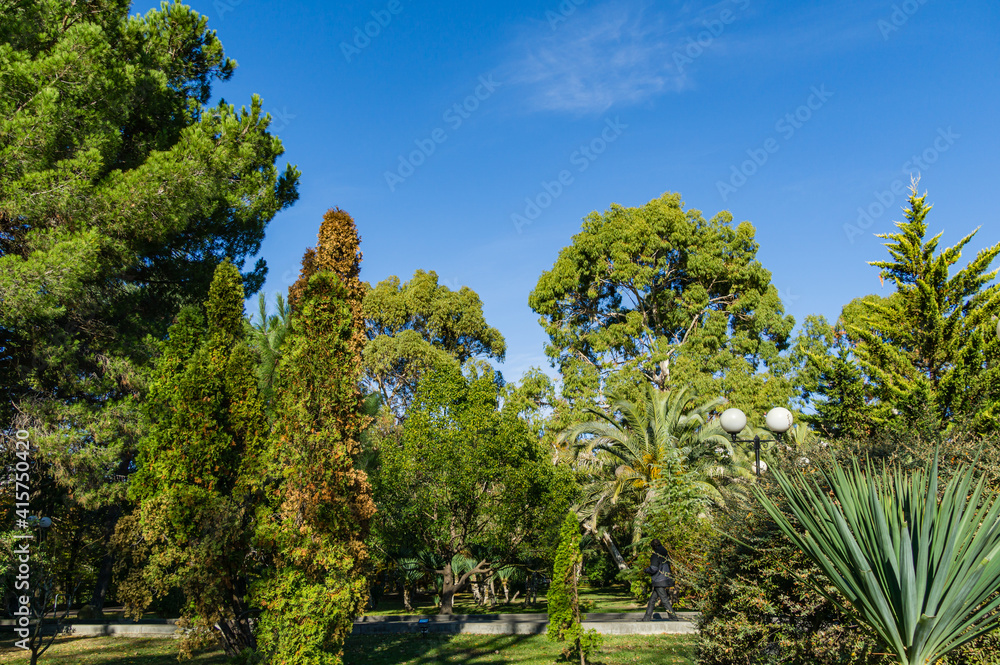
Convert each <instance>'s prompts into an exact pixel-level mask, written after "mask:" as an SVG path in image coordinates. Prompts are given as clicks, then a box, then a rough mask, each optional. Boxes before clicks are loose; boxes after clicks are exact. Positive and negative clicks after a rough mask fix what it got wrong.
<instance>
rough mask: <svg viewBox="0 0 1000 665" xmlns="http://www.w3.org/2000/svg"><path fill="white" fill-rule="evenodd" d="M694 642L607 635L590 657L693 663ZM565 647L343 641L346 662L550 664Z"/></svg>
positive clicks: (598, 663) (535, 639)
mask: <svg viewBox="0 0 1000 665" xmlns="http://www.w3.org/2000/svg"><path fill="white" fill-rule="evenodd" d="M694 645H695V642H694V637H693V636H683V637H681V636H673V635H671V636H666V635H621V636H606V639H605V645H604V647H603V648H602V649H601V650H600V652H599V653H597V654H594V655H593V657H592V658H590V659H588V662H590V663H592V664H593V665H622V664H625V663H628V664H629V665H695V662H696V661H695V657H694ZM562 647H563V645H562V644H557V643H554V642H549V641H548V640H547V639H546V637H545V635H454V634H446V633H427V634H419V633H418V634H414V633H410V634H390V635H386V634H381V635H352V636H351V637H350V638H349V639H348V641H347V643H346V644H345V645H344V665H362V664H363V663H364V664H368V663H370V664H371V665H403V664H404V663H405V664H406V665H432V664H433V665H437V664H441V665H501V664H503V665H551V664H552V663H556V662H558V659H559V656H560V652H561V650H562ZM562 662H566V661H562ZM576 662H578V661H576Z"/></svg>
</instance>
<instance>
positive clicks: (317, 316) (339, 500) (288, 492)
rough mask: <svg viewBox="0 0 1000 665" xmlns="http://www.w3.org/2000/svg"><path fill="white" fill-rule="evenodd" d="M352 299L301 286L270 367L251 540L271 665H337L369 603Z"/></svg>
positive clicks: (339, 286)
mask: <svg viewBox="0 0 1000 665" xmlns="http://www.w3.org/2000/svg"><path fill="white" fill-rule="evenodd" d="M348 219H349V218H348ZM355 237H356V236H355ZM323 248H324V245H323V244H322V243H321V245H320V251H319V252H317V254H316V256H317V257H319V258H322V257H323V256H324V251H323ZM352 255H354V254H352ZM357 255H359V253H358V254H357ZM307 256H308V255H307ZM307 272H308V271H307V267H304V268H303V273H304V274H306V273H307ZM356 294H357V290H356V289H355V290H354V291H353V292H352V291H351V290H350V289H349V288H346V287H345V286H344V284H343V283H342V281H341V279H340V278H339V277H338V275H337V274H334V273H332V272H329V271H322V272H317V273H316V274H313V275H312V276H310V277H308V281H307V283H306V285H305V288H304V289H302V290H300V291H298V293H297V295H296V297H295V300H294V305H293V314H292V323H291V326H292V327H291V331H290V333H289V337H288V339H287V340H286V342H285V346H284V348H283V352H282V358H281V360H280V367H279V375H278V388H277V394H278V404H277V420H276V422H275V427H274V432H273V434H272V441H271V450H270V454H269V465H270V468H269V474H268V475H269V477H270V478H271V479H272V482H273V483H274V485H273V488H272V489H271V490H270V496H271V502H270V507H269V510H268V515H267V516H266V518H265V519H263V520H262V522H261V524H260V525H259V528H258V532H257V545H258V547H259V548H260V549H261V550H263V551H266V552H268V553H269V556H271V557H272V558H273V570H272V571H271V573H270V574H269V575H268V576H267V577H266V578H264V579H262V580H261V581H260V582H259V583H258V585H257V586H256V588H255V593H256V598H257V599H258V600H259V602H260V603H261V605H262V606H263V608H264V612H263V614H262V615H261V618H260V624H259V625H260V629H259V633H258V638H259V640H260V643H261V647H262V651H264V652H265V653H266V654H267V656H268V657H269V658H270V659H271V661H270V662H272V663H274V664H275V665H282V664H288V665H291V664H295V665H334V664H337V663H340V662H341V655H342V645H343V641H344V639H345V638H346V637H347V635H349V634H350V632H351V628H352V624H353V619H354V617H355V616H357V615H358V614H360V612H361V610H362V608H363V606H364V602H365V600H366V599H367V585H366V581H365V578H364V577H363V575H362V571H363V568H364V565H365V562H366V559H367V551H366V548H365V544H364V539H365V537H366V535H367V532H368V522H369V520H370V519H371V517H372V515H373V514H374V511H375V505H374V503H373V502H372V499H371V491H370V488H369V484H368V481H367V477H366V475H365V473H364V472H363V471H360V470H358V469H356V468H355V467H354V460H355V457H356V456H357V454H358V453H359V451H360V443H359V440H360V435H361V429H362V427H363V424H364V421H365V417H364V415H363V412H362V398H361V394H360V391H359V388H358V381H359V373H360V367H361V365H360V356H359V353H360V350H359V349H358V347H357V344H356V341H357V335H356V333H357V328H356V326H355V325H354V319H353V317H352V310H355V309H356V303H355V300H354V299H353V298H355V297H356Z"/></svg>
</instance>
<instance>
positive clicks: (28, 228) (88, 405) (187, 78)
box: [0, 0, 298, 504]
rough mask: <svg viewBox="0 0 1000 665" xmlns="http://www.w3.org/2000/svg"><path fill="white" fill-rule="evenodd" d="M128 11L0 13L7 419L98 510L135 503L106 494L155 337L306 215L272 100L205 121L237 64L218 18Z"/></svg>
mask: <svg viewBox="0 0 1000 665" xmlns="http://www.w3.org/2000/svg"><path fill="white" fill-rule="evenodd" d="M128 6H129V3H128V2H124V1H122V0H100V1H98V2H88V3H79V2H72V1H70V0H35V1H32V2H10V1H6V2H0V118H2V119H0V151H2V155H3V158H2V159H0V299H2V300H3V302H4V306H3V308H2V309H0V331H2V332H0V338H2V339H3V342H2V344H3V346H4V347H5V349H6V353H5V354H3V357H2V359H0V366H2V368H0V374H2V375H3V377H4V379H5V380H4V381H2V382H0V385H2V390H3V395H2V399H0V404H3V407H2V408H4V409H6V408H8V407H9V406H10V405H12V404H13V405H16V407H17V410H18V411H19V412H21V413H23V414H25V416H24V418H25V420H26V422H24V423H22V425H30V426H31V427H32V428H33V431H34V432H35V433H36V434H37V437H38V441H39V443H40V445H42V446H43V448H44V450H45V453H46V455H47V458H48V459H49V461H50V463H51V464H52V468H53V470H54V472H55V474H56V475H57V477H58V478H59V479H60V481H61V482H64V483H67V484H71V485H72V486H73V487H74V490H75V496H76V497H77V499H78V500H81V501H86V502H88V503H89V504H99V503H102V502H103V503H106V502H109V501H114V500H117V499H120V498H121V497H122V495H123V493H124V492H123V489H122V487H121V485H120V484H118V485H116V484H114V483H108V480H109V476H111V475H112V474H115V473H118V474H121V473H124V472H125V470H126V469H127V468H128V465H129V463H130V462H131V460H132V459H133V456H134V453H135V446H136V443H137V441H138V439H139V437H140V435H141V427H140V424H139V423H138V418H137V410H136V408H135V402H134V397H135V396H137V395H141V392H142V387H143V384H144V381H143V378H142V376H141V375H142V369H143V368H144V367H145V366H146V365H147V363H148V360H149V358H150V357H151V354H152V348H151V347H150V346H149V344H147V343H146V342H145V338H146V335H147V334H149V333H152V334H153V335H155V336H157V337H159V336H162V335H163V334H164V333H165V332H166V329H167V326H168V325H169V324H170V321H171V318H172V317H173V315H174V314H175V313H176V312H177V310H178V308H179V307H180V306H181V305H185V304H194V303H197V302H200V301H201V300H202V299H203V298H204V294H205V292H206V291H207V289H208V285H209V282H210V281H211V279H212V274H213V272H214V270H215V267H216V265H217V264H218V263H219V262H220V260H221V259H222V258H224V257H227V256H228V257H230V258H231V259H232V260H233V261H234V263H235V264H236V265H237V266H240V265H242V263H243V261H244V260H245V258H246V257H247V256H249V255H253V254H254V253H256V252H257V251H258V250H259V248H260V243H261V240H262V238H263V234H264V227H265V225H266V224H267V223H268V221H269V220H270V219H271V218H272V217H273V216H274V215H275V213H277V212H278V211H279V210H281V209H282V208H284V207H285V206H287V205H289V204H290V203H292V202H293V201H294V200H295V198H296V197H297V193H296V182H297V179H298V172H297V171H296V170H295V169H294V168H292V167H289V168H288V169H287V170H286V171H285V172H284V173H283V174H281V175H280V176H279V174H278V173H277V171H276V169H275V167H274V162H275V160H276V159H277V158H278V157H279V156H280V155H281V153H282V148H281V142H280V141H279V140H278V139H277V138H276V137H274V136H272V135H270V134H269V133H268V131H267V128H268V124H269V122H270V121H269V118H268V117H267V116H266V115H264V114H262V113H261V101H260V99H258V98H256V97H255V98H254V99H253V101H252V104H251V108H250V109H249V110H248V109H243V110H237V109H235V108H234V107H232V106H231V105H229V104H225V103H220V104H219V105H217V106H214V107H209V106H207V102H208V100H209V97H210V95H211V83H212V81H213V80H226V79H228V78H229V77H230V76H231V75H232V73H233V70H234V67H235V63H234V62H233V61H232V60H230V59H228V58H227V57H226V56H225V54H224V53H223V50H222V45H221V44H220V43H219V40H218V38H217V37H216V35H215V33H214V32H213V31H211V30H208V29H207V27H206V19H205V17H203V16H200V15H198V14H197V13H195V12H193V11H191V10H190V9H189V8H188V7H186V6H184V5H180V4H173V5H167V4H166V3H164V5H163V6H162V8H161V9H159V10H153V11H150V12H149V13H148V14H146V15H145V16H133V17H129V16H128V14H127V11H128ZM265 272H266V267H265V265H264V263H263V261H259V262H258V263H257V265H256V266H255V267H254V268H253V269H252V270H250V271H248V272H246V273H245V274H244V280H245V283H246V287H247V290H248V291H249V292H250V293H252V292H254V291H256V290H257V289H259V288H260V285H261V284H262V282H263V279H264V275H265ZM5 421H6V418H5Z"/></svg>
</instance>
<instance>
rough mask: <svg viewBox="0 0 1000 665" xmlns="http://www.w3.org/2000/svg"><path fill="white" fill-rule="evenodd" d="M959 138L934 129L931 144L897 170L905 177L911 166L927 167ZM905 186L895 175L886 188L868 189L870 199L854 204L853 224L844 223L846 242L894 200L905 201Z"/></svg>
mask: <svg viewBox="0 0 1000 665" xmlns="http://www.w3.org/2000/svg"><path fill="white" fill-rule="evenodd" d="M960 138H962V135H961V134H956V133H955V132H954V131H953V130H952V128H951V127H948V128H947V129H941V128H938V130H937V136H936V137H934V141H932V142H931V145H930V146H929V147H928V148H926V149H924V150H923V151H921V152H920V154H917V155H913V156H912V157H910V158H909V159H908V160H906V161H905V162H903V166H902V167H900V171H902V172H903V174H904V175H907V176H909V174H911V173H912V172H913V170H914V169H915V168H916V169H919V170H918V171H917V173H922V172H924V171H927V170H929V169H930V168H931V166H932V165H933V164H935V163H936V162H937V160H938V159H940V158H941V154H942V153H945V152H948V150H950V149H951V146H953V145H955V141H956V140H958V139H960ZM910 182H911V183H912V184H915V181H914V179H913V177H912V176H910ZM909 189H910V186H909V185H907V184H906V183H905V182H904V180H903V179H902V178H896V179H895V180H893V181H892V182H891V183H890V184H889V187H888V188H887V189H883V190H881V191H879V190H876V191H874V192H872V197H873V198H874V200H873V201H872V202H871V203H869V204H868V205H867V206H858V218H857V220H855V222H854V224H844V234H845V235H847V241H848V242H850V243H851V244H852V245H853V244H854V239H855V238H857V237H858V236H860V235H864V231H865V229H867V228H869V227H871V225H872V224H874V223H875V221H876V220H877V219H878V218H879V217H881V216H882V215H883V214H884V213H885V211H886V210H888V209H889V206H891V205H892V204H893V203H895V202H897V201H905V200H906V198H907V196H908V194H907V192H908V191H909Z"/></svg>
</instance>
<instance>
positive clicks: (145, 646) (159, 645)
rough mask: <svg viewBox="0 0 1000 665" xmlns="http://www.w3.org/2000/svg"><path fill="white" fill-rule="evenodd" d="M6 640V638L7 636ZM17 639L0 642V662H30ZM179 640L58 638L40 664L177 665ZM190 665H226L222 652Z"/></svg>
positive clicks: (201, 657)
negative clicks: (17, 645) (16, 645)
mask: <svg viewBox="0 0 1000 665" xmlns="http://www.w3.org/2000/svg"><path fill="white" fill-rule="evenodd" d="M5 637H6V636H5ZM14 642H15V640H14V638H8V639H3V640H0V663H2V664H4V665H6V664H7V663H18V664H19V665H20V664H22V663H26V662H28V658H29V657H30V652H28V651H24V650H23V649H18V648H17V647H15V646H14ZM177 646H178V642H177V640H174V639H171V638H165V639H164V638H148V637H138V638H130V637H106V636H101V637H94V636H85V635H69V636H62V637H59V638H57V639H56V641H55V643H54V644H53V645H52V646H51V647H50V648H49V650H48V651H46V652H45V655H43V656H42V657H41V658H39V663H45V664H46V665H77V664H78V663H81V662H86V663H87V664H88V665H177V653H178V651H177ZM184 662H185V663H188V664H190V665H225V664H226V663H227V662H228V659H227V658H226V656H225V655H224V654H223V653H222V652H221V651H219V650H212V651H203V652H197V653H196V654H195V657H194V659H192V660H188V661H184Z"/></svg>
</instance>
